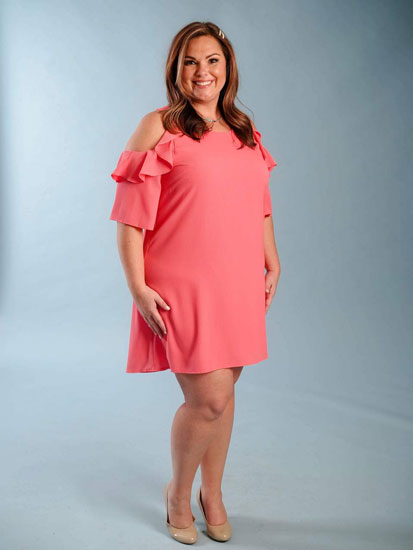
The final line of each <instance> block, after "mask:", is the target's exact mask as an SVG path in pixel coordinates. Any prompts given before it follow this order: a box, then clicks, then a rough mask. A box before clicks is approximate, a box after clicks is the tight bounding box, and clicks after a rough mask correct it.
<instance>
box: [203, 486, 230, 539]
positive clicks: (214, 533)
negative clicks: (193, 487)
mask: <svg viewBox="0 0 413 550" xmlns="http://www.w3.org/2000/svg"><path fill="white" fill-rule="evenodd" d="M196 499H197V501H198V504H199V508H200V509H201V512H202V515H203V516H204V520H205V523H206V527H207V535H208V536H209V537H211V538H212V539H214V540H218V541H220V542H226V541H227V540H229V539H230V538H231V534H232V529H231V524H230V522H229V521H228V520H226V522H225V523H221V524H220V525H211V524H210V523H208V520H207V518H206V515H205V510H204V506H203V504H202V497H201V487H200V488H199V489H198V492H197V494H196Z"/></svg>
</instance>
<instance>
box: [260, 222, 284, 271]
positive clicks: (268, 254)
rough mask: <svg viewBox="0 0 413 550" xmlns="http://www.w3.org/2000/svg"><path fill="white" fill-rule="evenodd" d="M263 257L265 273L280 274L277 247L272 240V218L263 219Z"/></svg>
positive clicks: (273, 239)
mask: <svg viewBox="0 0 413 550" xmlns="http://www.w3.org/2000/svg"><path fill="white" fill-rule="evenodd" d="M264 256H265V269H266V270H267V271H276V272H278V273H279V272H280V270H281V266H280V260H279V257H278V251H277V245H276V244H275V238H274V224H273V219H272V216H271V215H270V216H265V217H264Z"/></svg>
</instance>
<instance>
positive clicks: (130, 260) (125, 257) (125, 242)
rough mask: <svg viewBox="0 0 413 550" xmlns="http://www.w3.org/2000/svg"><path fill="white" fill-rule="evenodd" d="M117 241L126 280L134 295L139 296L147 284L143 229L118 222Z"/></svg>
mask: <svg viewBox="0 0 413 550" xmlns="http://www.w3.org/2000/svg"><path fill="white" fill-rule="evenodd" d="M117 242H118V251H119V256H120V260H121V263H122V266H123V270H124V272H125V277H126V282H127V284H128V287H129V290H130V292H131V294H132V296H137V295H138V294H139V293H140V292H141V291H142V290H143V289H144V288H145V286H146V283H145V263H144V257H143V230H142V229H140V228H137V227H133V226H131V225H126V224H123V223H120V222H118V226H117Z"/></svg>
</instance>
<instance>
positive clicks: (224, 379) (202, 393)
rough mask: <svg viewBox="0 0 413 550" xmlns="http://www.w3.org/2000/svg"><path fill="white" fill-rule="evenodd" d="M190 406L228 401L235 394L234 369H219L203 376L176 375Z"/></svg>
mask: <svg viewBox="0 0 413 550" xmlns="http://www.w3.org/2000/svg"><path fill="white" fill-rule="evenodd" d="M175 376H176V378H177V380H178V383H179V385H180V386H181V389H182V392H183V394H184V397H185V402H186V403H187V404H188V405H190V406H196V407H200V406H204V405H209V404H210V403H211V402H214V401H226V400H228V399H230V398H231V397H232V395H233V393H234V374H233V373H232V368H223V369H217V370H214V371H212V372H205V373H202V374H184V373H180V372H179V373H178V372H176V373H175Z"/></svg>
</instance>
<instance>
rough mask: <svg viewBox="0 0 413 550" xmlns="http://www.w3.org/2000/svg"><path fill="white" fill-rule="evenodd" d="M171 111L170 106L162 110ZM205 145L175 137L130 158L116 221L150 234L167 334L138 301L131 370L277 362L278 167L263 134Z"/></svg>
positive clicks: (151, 267)
mask: <svg viewBox="0 0 413 550" xmlns="http://www.w3.org/2000/svg"><path fill="white" fill-rule="evenodd" d="M165 108H167V106H165V107H161V109H158V110H162V109H165ZM254 139H255V142H256V143H257V145H256V147H255V149H252V148H250V147H248V146H246V145H245V146H244V147H243V148H240V147H241V145H242V143H241V142H240V141H239V139H238V138H237V136H236V135H235V132H234V131H233V130H230V131H227V132H218V131H210V132H208V133H206V134H204V135H203V136H202V138H201V141H200V142H197V141H195V140H193V139H192V138H190V137H189V136H187V135H186V134H183V133H177V134H173V133H170V132H169V131H167V130H166V131H165V132H164V134H163V135H162V137H161V139H160V140H159V142H158V143H157V145H156V146H155V148H154V149H151V150H148V151H144V152H137V151H127V150H124V151H123V152H122V153H121V154H120V158H119V160H118V163H117V166H116V168H115V170H114V171H113V173H112V174H111V177H112V178H113V179H114V180H115V181H116V182H117V185H116V193H115V199H114V203H113V207H112V211H111V214H110V220H114V221H119V222H122V223H125V224H128V225H132V226H135V227H140V228H144V229H145V231H144V240H143V253H144V269H145V282H146V284H147V285H148V286H150V287H151V288H153V289H154V290H156V292H158V293H159V294H160V296H161V297H162V298H163V299H164V300H165V302H166V303H167V304H168V305H169V306H170V307H171V309H170V310H165V309H163V308H161V307H160V306H158V311H159V314H160V315H161V317H162V319H163V321H164V323H165V326H166V330H167V334H163V335H162V338H159V336H157V335H155V334H154V332H153V331H152V329H151V328H150V327H149V326H148V325H147V324H146V322H145V320H144V319H143V317H142V316H141V314H140V313H139V311H138V309H137V308H136V305H135V303H134V302H133V301H132V318H131V326H130V336H129V350H128V359H127V365H126V372H128V373H138V372H158V371H163V370H167V369H170V370H171V371H172V372H179V373H205V372H210V371H214V370H216V369H221V368H227V367H235V366H244V365H251V364H255V363H257V362H259V361H262V360H264V359H267V357H268V352H267V337H266V319H265V296H266V293H265V271H264V267H265V257H264V224H263V219H264V216H268V215H270V214H271V213H272V206H271V195H270V189H269V179H270V171H271V170H272V169H273V168H274V166H276V165H277V163H276V162H275V161H274V159H273V158H272V156H271V154H270V153H269V151H268V150H267V149H266V148H265V147H264V146H263V145H262V143H261V134H260V132H259V131H258V130H254Z"/></svg>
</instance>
